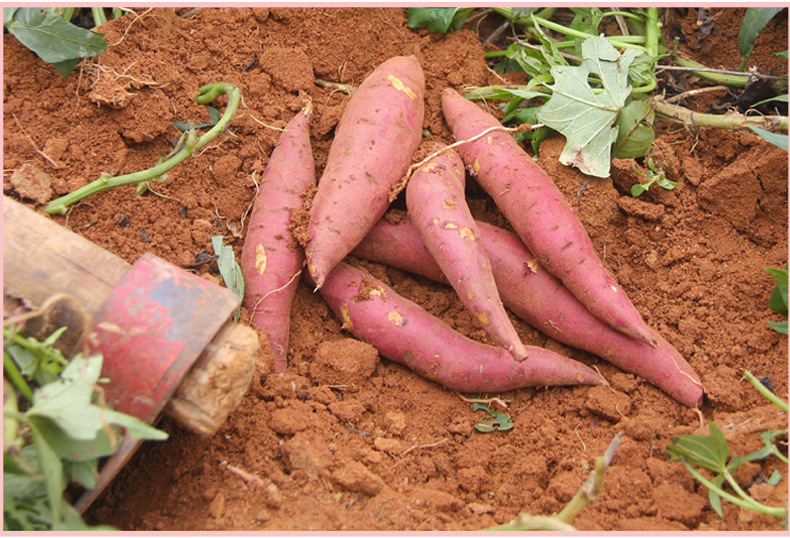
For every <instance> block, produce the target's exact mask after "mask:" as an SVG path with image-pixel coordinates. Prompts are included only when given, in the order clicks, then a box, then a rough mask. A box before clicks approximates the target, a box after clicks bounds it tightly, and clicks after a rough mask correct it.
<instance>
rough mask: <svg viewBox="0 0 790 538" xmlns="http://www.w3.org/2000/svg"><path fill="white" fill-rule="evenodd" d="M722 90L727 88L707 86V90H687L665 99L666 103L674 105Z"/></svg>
mask: <svg viewBox="0 0 790 538" xmlns="http://www.w3.org/2000/svg"><path fill="white" fill-rule="evenodd" d="M722 90H727V86H722V85H718V86H708V87H707V88H697V89H696V90H689V91H686V92H683V93H679V94H677V95H673V96H672V97H670V98H669V99H667V100H666V102H667V103H670V104H674V103H677V102H679V101H682V100H683V99H688V98H689V97H694V96H695V95H700V94H703V93H709V92H718V91H722Z"/></svg>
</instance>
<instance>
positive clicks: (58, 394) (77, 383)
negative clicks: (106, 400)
mask: <svg viewBox="0 0 790 538" xmlns="http://www.w3.org/2000/svg"><path fill="white" fill-rule="evenodd" d="M102 360H103V358H102V356H101V355H94V356H92V357H88V358H87V359H85V358H83V357H82V355H77V356H76V357H74V359H72V361H71V362H70V363H69V365H68V366H67V367H66V368H65V369H64V370H63V372H62V373H61V379H60V380H58V381H56V382H54V383H50V384H48V385H45V386H43V387H41V388H40V389H38V390H37V391H36V393H35V394H34V397H33V406H32V407H31V408H30V409H28V410H27V413H26V416H28V417H44V418H47V419H50V420H52V421H54V422H55V423H57V424H58V427H59V428H61V429H62V430H63V431H64V432H65V433H66V434H68V435H69V436H70V437H71V438H72V439H75V440H78V441H80V440H82V441H91V440H95V439H96V437H97V435H98V433H99V431H101V430H102V429H103V428H105V427H106V426H109V425H116V426H122V427H124V428H125V429H126V434H127V435H128V436H129V437H132V438H135V439H156V440H162V439H166V438H167V434H166V433H165V432H162V431H160V430H157V429H155V428H152V427H151V426H149V425H147V424H146V423H144V422H142V421H141V420H139V419H137V418H135V417H132V416H129V415H125V414H123V413H119V412H117V411H113V410H112V409H108V408H102V407H99V406H98V405H94V404H92V403H91V399H92V397H93V393H94V390H95V384H96V381H97V380H98V379H99V373H100V372H101V365H102Z"/></svg>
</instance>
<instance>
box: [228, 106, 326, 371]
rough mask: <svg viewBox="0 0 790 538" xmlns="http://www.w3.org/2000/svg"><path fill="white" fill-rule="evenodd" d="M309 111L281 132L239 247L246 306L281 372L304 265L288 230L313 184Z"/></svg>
mask: <svg viewBox="0 0 790 538" xmlns="http://www.w3.org/2000/svg"><path fill="white" fill-rule="evenodd" d="M310 111H311V109H310V108H306V109H304V110H302V111H300V112H299V113H298V114H296V116H294V117H293V118H292V119H291V121H290V122H288V125H286V127H285V131H284V132H283V133H282V135H281V136H280V140H279V142H278V144H277V146H276V147H275V148H274V151H273V152H272V154H271V156H270V158H269V162H268V163H267V165H266V169H265V170H264V171H263V175H262V176H261V179H260V181H259V184H258V195H257V197H256V198H255V202H254V203H253V207H252V212H251V213H250V224H249V228H248V229H247V234H246V236H245V239H244V244H243V246H242V249H241V263H240V265H241V270H242V275H243V276H244V283H245V294H244V306H245V307H246V308H247V311H248V312H249V316H250V325H252V326H253V327H254V328H256V329H258V330H262V331H264V332H266V334H267V335H268V337H269V343H270V345H271V348H272V353H273V355H274V367H275V369H276V370H277V371H278V372H280V373H282V372H285V370H286V367H287V357H288V331H289V327H290V316H291V305H292V303H293V298H294V294H295V293H296V286H297V285H298V284H299V278H298V273H299V271H301V269H302V267H303V265H304V250H303V249H302V247H301V246H300V245H299V244H298V243H297V242H296V240H295V239H294V238H293V236H292V234H291V232H290V231H289V226H290V223H291V210H293V209H296V208H301V207H302V206H303V203H304V202H303V200H302V197H301V194H302V193H303V192H304V191H305V189H307V188H308V187H309V186H312V185H315V163H314V161H313V154H312V151H311V146H310V128H309V120H310Z"/></svg>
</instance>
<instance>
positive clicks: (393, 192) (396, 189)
mask: <svg viewBox="0 0 790 538" xmlns="http://www.w3.org/2000/svg"><path fill="white" fill-rule="evenodd" d="M540 127H543V124H542V123H537V124H535V125H530V124H529V123H522V124H521V125H517V126H516V127H505V126H504V125H499V126H496V125H495V126H493V127H489V128H488V129H484V130H483V131H480V132H479V133H477V134H476V135H474V136H473V137H470V138H467V139H465V140H458V141H457V142H454V143H452V144H450V145H449V146H445V147H443V148H441V149H438V150H436V151H434V152H433V153H431V154H430V155H428V156H427V157H425V158H424V159H423V160H421V161H420V162H418V163H414V164H412V165H411V166H410V167H409V169H408V170H406V174H405V175H404V176H403V179H401V181H400V183H396V184H395V185H393V187H392V189H390V193H389V201H390V202H392V201H393V200H395V198H397V197H398V194H400V192H401V191H402V190H403V189H405V188H406V185H407V184H408V183H409V178H411V175H412V174H413V173H414V171H415V170H417V169H418V168H419V167H421V166H422V165H424V164H425V163H427V162H428V161H430V160H431V159H433V158H434V157H436V156H438V155H441V154H442V153H444V152H445V151H448V150H450V149H453V148H457V147H458V146H460V145H461V144H466V143H468V142H474V141H475V140H479V139H480V138H483V137H484V136H485V135H487V134H488V133H490V132H492V131H507V132H509V133H519V132H523V131H531V130H533V129H539V128H540Z"/></svg>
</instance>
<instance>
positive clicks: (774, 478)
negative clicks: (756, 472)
mask: <svg viewBox="0 0 790 538" xmlns="http://www.w3.org/2000/svg"><path fill="white" fill-rule="evenodd" d="M781 481H782V473H780V472H779V469H774V472H772V473H771V476H769V477H768V480H766V481H765V482H766V484H768V485H769V486H778V485H779V482H781Z"/></svg>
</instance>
